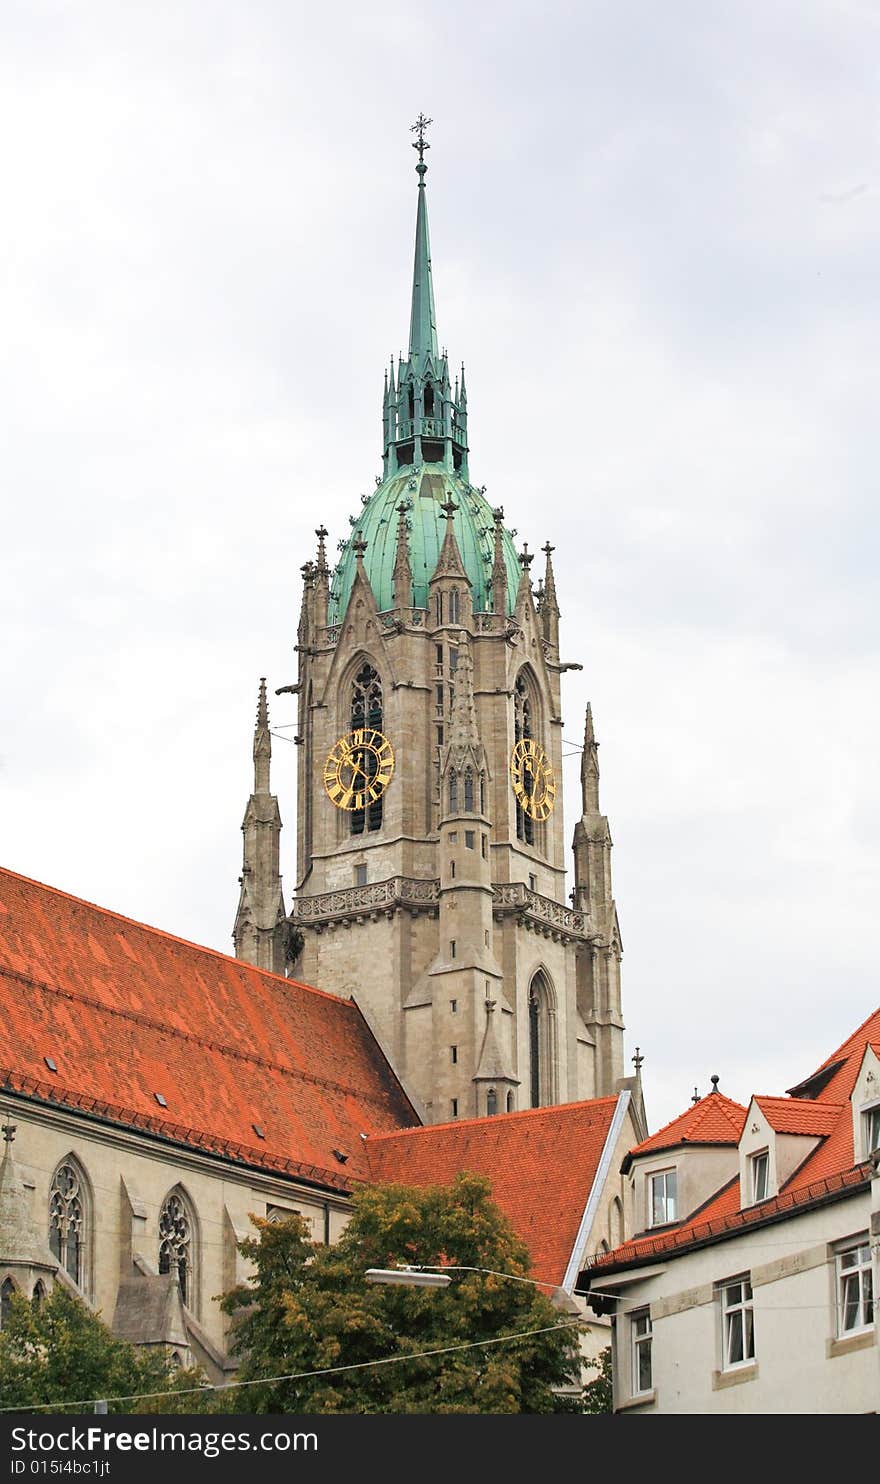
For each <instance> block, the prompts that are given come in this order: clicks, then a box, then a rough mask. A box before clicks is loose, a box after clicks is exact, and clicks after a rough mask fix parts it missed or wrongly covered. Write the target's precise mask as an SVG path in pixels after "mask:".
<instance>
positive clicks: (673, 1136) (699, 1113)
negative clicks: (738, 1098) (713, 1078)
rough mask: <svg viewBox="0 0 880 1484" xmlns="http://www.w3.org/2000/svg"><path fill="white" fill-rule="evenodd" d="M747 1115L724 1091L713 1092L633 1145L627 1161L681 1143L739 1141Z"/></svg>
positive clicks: (735, 1142)
mask: <svg viewBox="0 0 880 1484" xmlns="http://www.w3.org/2000/svg"><path fill="white" fill-rule="evenodd" d="M745 1119H746V1110H745V1108H744V1107H743V1105H742V1103H735V1102H734V1101H733V1098H728V1097H725V1096H724V1093H723V1092H710V1093H708V1094H707V1096H706V1097H704V1098H701V1099H700V1101H699V1102H698V1103H694V1104H692V1106H691V1107H690V1108H688V1110H687V1112H685V1113H681V1114H679V1116H678V1118H673V1120H672V1122H671V1123H666V1124H664V1126H663V1128H661V1129H658V1130H657V1132H656V1134H651V1136H650V1138H648V1139H643V1140H642V1142H641V1144H637V1145H636V1147H635V1149H631V1150H630V1151H629V1154H628V1155H627V1157H626V1161H625V1163H626V1164H627V1165H629V1164H630V1163H631V1162H632V1160H634V1159H637V1158H638V1157H639V1155H642V1154H651V1153H656V1152H658V1151H659V1150H661V1149H674V1148H676V1146H677V1145H679V1144H738V1143H739V1140H740V1135H741V1134H742V1131H743V1124H744V1123H745Z"/></svg>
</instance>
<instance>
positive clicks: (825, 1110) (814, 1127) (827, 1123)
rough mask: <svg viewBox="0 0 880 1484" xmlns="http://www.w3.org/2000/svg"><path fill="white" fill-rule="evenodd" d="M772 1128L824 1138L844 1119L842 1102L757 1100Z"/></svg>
mask: <svg viewBox="0 0 880 1484" xmlns="http://www.w3.org/2000/svg"><path fill="white" fill-rule="evenodd" d="M754 1101H755V1104H756V1106H757V1107H758V1108H760V1110H761V1112H762V1113H763V1115H764V1117H765V1118H766V1120H767V1122H768V1123H769V1125H770V1127H771V1128H772V1129H774V1130H775V1132H776V1133H777V1134H812V1135H814V1136H815V1137H817V1138H820V1139H824V1138H827V1137H828V1135H829V1134H830V1133H831V1132H832V1130H833V1128H834V1126H835V1124H836V1123H837V1120H838V1118H839V1117H840V1111H841V1106H842V1105H841V1104H840V1103H825V1102H815V1101H813V1100H812V1099H810V1098H765V1097H757V1096H756V1097H755V1099H754Z"/></svg>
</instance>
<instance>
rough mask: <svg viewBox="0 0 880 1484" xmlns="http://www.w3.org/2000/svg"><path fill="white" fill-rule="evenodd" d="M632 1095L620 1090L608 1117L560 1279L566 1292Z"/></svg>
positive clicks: (575, 1272) (573, 1283) (574, 1275)
mask: <svg viewBox="0 0 880 1484" xmlns="http://www.w3.org/2000/svg"><path fill="white" fill-rule="evenodd" d="M631 1097H632V1093H631V1092H629V1091H625V1092H619V1093H618V1094H617V1107H616V1108H615V1110H614V1116H613V1118H612V1119H611V1127H610V1128H609V1130H608V1133H607V1134H606V1135H605V1144H604V1146H603V1149H602V1154H601V1157H600V1159H599V1164H598V1168H597V1170H596V1173H595V1175H594V1176H593V1184H592V1185H591V1187H590V1194H589V1196H588V1197H587V1204H586V1206H585V1207H584V1214H583V1216H582V1217H581V1224H580V1226H579V1227H578V1234H577V1236H576V1237H575V1239H574V1246H573V1247H572V1249H571V1257H570V1258H569V1259H568V1267H567V1268H566V1269H565V1277H564V1278H563V1280H562V1284H561V1287H562V1288H564V1289H565V1291H566V1293H571V1291H572V1290H573V1289H574V1288H575V1287H576V1285H577V1280H578V1273H579V1272H580V1268H581V1254H582V1251H583V1248H584V1247H585V1246H586V1243H587V1237H588V1236H589V1235H590V1229H591V1227H592V1225H593V1222H594V1221H595V1219H596V1209H597V1207H598V1205H599V1201H600V1198H601V1196H602V1191H603V1189H604V1187H605V1181H606V1179H607V1177H608V1171H609V1168H610V1166H611V1160H612V1157H613V1154H614V1149H615V1145H616V1144H617V1139H618V1136H619V1134H620V1130H621V1128H622V1127H623V1120H624V1118H625V1116H626V1111H627V1109H628V1107H629V1104H630V1099H631Z"/></svg>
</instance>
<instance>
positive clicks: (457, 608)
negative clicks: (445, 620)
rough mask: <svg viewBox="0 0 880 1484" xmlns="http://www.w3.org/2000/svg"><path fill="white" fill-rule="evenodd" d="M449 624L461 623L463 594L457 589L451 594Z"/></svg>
mask: <svg viewBox="0 0 880 1484" xmlns="http://www.w3.org/2000/svg"><path fill="white" fill-rule="evenodd" d="M449 622H450V623H461V593H460V592H459V590H458V588H457V587H454V588H453V589H452V591H451V592H450V594H449Z"/></svg>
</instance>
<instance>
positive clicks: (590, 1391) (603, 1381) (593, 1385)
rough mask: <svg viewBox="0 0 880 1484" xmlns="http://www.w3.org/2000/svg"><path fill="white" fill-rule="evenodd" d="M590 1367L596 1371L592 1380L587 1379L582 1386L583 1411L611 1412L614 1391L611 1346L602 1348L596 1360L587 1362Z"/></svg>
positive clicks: (612, 1409)
mask: <svg viewBox="0 0 880 1484" xmlns="http://www.w3.org/2000/svg"><path fill="white" fill-rule="evenodd" d="M589 1365H590V1367H591V1368H592V1369H593V1370H595V1371H598V1375H597V1376H594V1377H593V1379H592V1381H588V1382H587V1384H586V1386H585V1387H584V1411H585V1412H593V1413H596V1412H613V1411H614V1392H613V1386H612V1380H611V1346H610V1345H609V1346H608V1348H607V1350H603V1351H602V1354H601V1355H600V1356H599V1358H598V1360H593V1361H590V1362H589Z"/></svg>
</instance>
